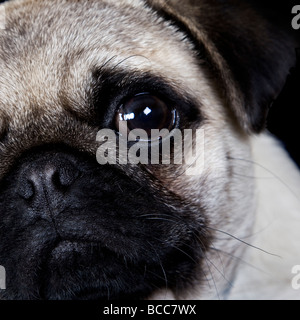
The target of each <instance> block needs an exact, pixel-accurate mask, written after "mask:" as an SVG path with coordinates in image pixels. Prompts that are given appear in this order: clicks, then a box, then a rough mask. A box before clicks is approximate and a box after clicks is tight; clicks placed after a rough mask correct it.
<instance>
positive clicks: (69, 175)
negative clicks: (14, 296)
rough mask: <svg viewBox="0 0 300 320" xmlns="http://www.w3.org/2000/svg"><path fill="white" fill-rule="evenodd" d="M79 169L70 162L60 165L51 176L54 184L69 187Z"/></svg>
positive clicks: (76, 176)
mask: <svg viewBox="0 0 300 320" xmlns="http://www.w3.org/2000/svg"><path fill="white" fill-rule="evenodd" d="M78 176H79V171H78V170H77V169H76V168H75V167H74V166H73V165H72V164H71V163H68V164H67V165H61V166H60V167H59V168H58V169H57V170H56V171H55V172H54V174H53V176H52V183H53V184H54V185H55V186H62V187H69V186H71V185H72V184H73V183H74V181H75V180H76V179H77V178H78Z"/></svg>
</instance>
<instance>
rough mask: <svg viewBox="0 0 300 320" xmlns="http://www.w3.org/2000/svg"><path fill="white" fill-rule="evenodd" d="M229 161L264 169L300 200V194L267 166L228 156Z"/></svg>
mask: <svg viewBox="0 0 300 320" xmlns="http://www.w3.org/2000/svg"><path fill="white" fill-rule="evenodd" d="M227 159H228V160H236V161H244V162H247V163H252V164H254V165H256V166H258V167H260V168H262V169H263V170H265V171H266V172H268V173H270V174H271V175H272V176H273V177H274V178H276V179H277V180H278V181H279V182H280V183H282V185H284V186H285V187H286V188H287V189H288V190H289V191H290V192H291V193H292V194H293V195H294V196H295V197H296V199H297V200H300V198H299V196H298V194H297V193H296V192H295V191H294V190H293V189H291V188H290V187H289V185H288V184H286V183H285V182H284V180H282V179H281V178H280V177H279V176H278V175H277V174H276V173H274V172H272V171H271V170H269V169H268V168H266V167H265V166H263V165H261V164H259V163H257V162H255V161H253V160H248V159H241V158H234V157H230V156H228V157H227Z"/></svg>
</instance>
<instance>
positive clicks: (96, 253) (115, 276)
mask: <svg viewBox="0 0 300 320" xmlns="http://www.w3.org/2000/svg"><path fill="white" fill-rule="evenodd" d="M124 259H125V258H124ZM142 268H144V266H143V263H142V262H138V261H135V262H134V263H132V262H127V263H126V264H124V261H122V258H121V257H118V256H117V255H116V254H115V253H113V252H111V251H110V250H108V249H105V248H104V247H102V246H101V245H99V244H98V243H85V242H73V241H72V242H71V241H59V242H58V243H57V244H55V246H54V248H53V250H51V252H50V253H49V255H48V258H47V259H46V263H44V266H43V267H42V268H41V270H40V276H39V287H40V288H39V295H40V298H41V299H47V300H74V299H75V300H76V299H78V300H107V299H141V298H146V297H147V296H148V295H149V293H151V292H152V290H153V288H151V284H147V279H145V278H147V277H145V278H144V274H143V273H142V272H141V269H142ZM149 268H150V269H151V266H149ZM152 269H153V272H157V275H158V274H159V271H158V270H155V269H156V268H155V267H154V268H153V266H152ZM148 281H155V279H152V280H150V279H148Z"/></svg>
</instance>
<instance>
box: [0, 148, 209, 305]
mask: <svg viewBox="0 0 300 320" xmlns="http://www.w3.org/2000/svg"><path fill="white" fill-rule="evenodd" d="M128 170H129V169H128ZM128 175H129V172H125V171H124V170H122V169H120V168H118V169H116V168H114V167H102V166H100V165H99V164H98V163H97V162H96V160H95V159H93V158H90V157H89V156H87V155H85V154H81V153H79V152H77V151H75V150H68V149H66V148H65V147H63V148H60V147H59V146H54V147H53V146H47V147H44V148H41V149H39V148H38V149H34V150H31V151H29V152H28V153H26V154H24V155H23V156H22V157H21V158H20V159H19V161H18V163H16V165H15V166H14V168H13V170H12V171H11V172H10V173H9V174H8V175H7V176H6V177H5V178H4V179H3V180H2V182H3V183H2V185H1V187H0V189H1V190H0V206H1V209H0V211H1V212H2V219H1V222H0V228H1V230H2V232H1V234H0V257H1V264H3V265H5V267H6V271H7V290H5V291H3V292H1V293H0V295H1V296H0V298H8V299H55V300H57V299H99V300H103V299H143V298H146V297H148V296H149V295H151V294H152V293H153V292H154V291H156V290H158V289H161V288H166V287H168V288H170V289H172V288H175V289H178V290H180V288H182V287H184V286H186V285H187V284H188V282H189V281H188V279H193V278H194V276H193V273H194V272H195V269H196V267H198V266H199V265H200V264H201V263H200V262H201V259H202V256H203V252H204V251H205V246H206V245H207V242H208V239H207V238H206V237H204V232H203V229H204V219H202V218H201V216H199V211H198V209H197V212H193V210H195V209H191V208H189V206H188V205H186V204H184V203H183V200H181V199H179V198H176V197H175V196H174V195H172V194H171V193H170V194H167V191H166V190H165V194H163V193H162V192H161V191H159V190H158V189H157V188H154V187H153V186H151V185H150V184H148V182H147V180H142V184H141V183H140V182H139V181H140V178H137V179H133V178H132V177H129V176H128ZM138 175H139V174H138V171H137V169H135V176H136V177H137V176H138ZM12 181H13V182H12ZM158 195H160V196H158ZM11 199H14V201H11ZM196 216H197V219H196ZM202 233H203V234H202Z"/></svg>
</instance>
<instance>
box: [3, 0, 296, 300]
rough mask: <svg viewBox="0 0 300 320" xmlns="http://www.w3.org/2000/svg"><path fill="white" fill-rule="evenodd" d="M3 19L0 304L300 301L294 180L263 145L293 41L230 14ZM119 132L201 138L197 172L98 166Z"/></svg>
mask: <svg viewBox="0 0 300 320" xmlns="http://www.w3.org/2000/svg"><path fill="white" fill-rule="evenodd" d="M1 15H2V20H1V21H2V22H3V23H2V24H3V26H2V28H1V30H0V70H1V72H0V183H1V185H0V265H1V266H3V267H4V268H5V271H6V289H5V290H0V299H4V300H5V299H8V300H27V299H28V300H31V299H47V300H69V299H72V300H73V299H83V300H84V299H93V300H107V299H109V300H111V299H297V298H299V297H300V291H299V290H297V288H296V287H295V286H293V283H294V284H295V283H296V284H297V278H296V277H297V274H296V273H293V270H295V268H294V267H295V266H297V265H300V250H299V246H300V233H299V228H300V198H299V190H300V174H299V171H298V169H297V167H296V165H295V164H294V163H293V162H292V160H290V158H289V156H288V155H287V153H286V151H284V149H283V147H282V146H281V145H280V143H279V142H277V140H276V139H274V138H273V137H272V136H271V135H270V134H269V133H268V132H267V131H266V130H265V123H266V117H267V113H268V109H269V106H270V104H271V103H272V101H274V100H275V99H276V97H277V95H278V94H279V92H280V91H281V89H282V87H283V86H284V83H285V81H286V78H287V76H288V74H289V72H290V70H291V68H292V67H294V66H295V64H296V54H295V48H296V47H297V45H298V44H297V42H296V39H294V38H293V36H292V35H289V34H288V33H287V32H286V31H285V30H283V29H281V28H279V27H278V26H276V25H273V24H272V23H271V22H269V21H267V20H266V19H264V18H263V17H262V16H261V15H260V13H258V12H256V10H255V9H254V7H252V6H251V5H250V4H249V3H247V2H245V1H237V0H226V1H220V0H199V1H193V0H185V1H184V2H183V1H178V0H172V1H166V0H89V1H87V0H76V1H75V0H65V1H61V0H11V1H7V2H5V3H3V4H2V5H1ZM122 121H126V124H127V125H128V130H130V131H131V130H135V129H143V130H145V131H146V132H149V131H151V130H163V129H166V130H168V132H169V133H170V134H171V133H172V132H173V130H180V131H183V130H187V129H188V130H193V132H194V131H196V130H201V132H202V138H203V139H200V140H199V141H198V140H197V139H196V140H195V139H192V140H191V141H189V142H190V143H189V145H187V146H185V149H186V150H188V149H189V150H193V148H199V150H200V153H199V154H200V155H201V156H203V159H204V161H203V163H202V164H199V163H198V162H196V165H195V164H192V165H191V164H188V163H190V162H189V161H184V162H182V163H181V164H180V163H179V164H177V163H175V161H170V163H169V164H163V163H158V164H157V163H155V164H152V163H151V162H149V163H146V164H145V163H127V164H126V163H125V164H123V163H121V162H120V161H116V163H115V164H111V163H106V164H100V163H99V161H97V159H98V158H97V150H99V147H100V146H101V145H103V143H105V140H103V141H101V139H99V132H100V131H101V130H103V129H109V130H111V131H112V132H114V133H115V134H116V140H117V141H119V140H120V139H121V137H124V135H126V133H124V132H123V133H121V132H120V122H122ZM151 132H152V131H151ZM146 143H148V144H149V145H150V144H151V143H152V142H151V141H150V140H149V141H146ZM156 144H158V145H160V144H161V137H159V138H157V139H156ZM133 145H134V143H133ZM126 146H127V147H128V148H129V142H128V145H126ZM170 149H171V154H172V155H173V154H175V153H176V150H175V149H176V148H175V146H174V143H171V147H170ZM108 151H109V150H108ZM140 151H141V150H140ZM117 154H118V153H117ZM191 156H192V154H190V155H189V156H188V157H191ZM200 166H201V168H200ZM188 167H192V174H186V171H187V169H188ZM293 280H294V282H293Z"/></svg>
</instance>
